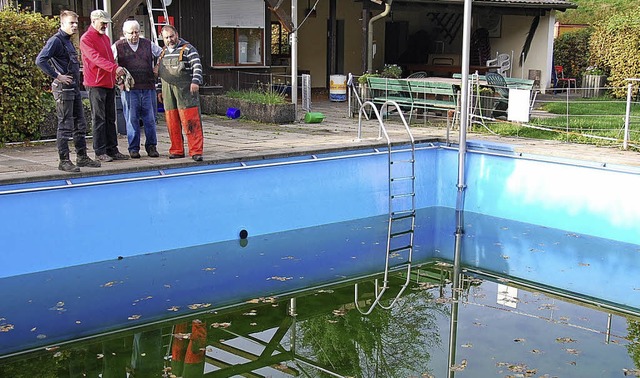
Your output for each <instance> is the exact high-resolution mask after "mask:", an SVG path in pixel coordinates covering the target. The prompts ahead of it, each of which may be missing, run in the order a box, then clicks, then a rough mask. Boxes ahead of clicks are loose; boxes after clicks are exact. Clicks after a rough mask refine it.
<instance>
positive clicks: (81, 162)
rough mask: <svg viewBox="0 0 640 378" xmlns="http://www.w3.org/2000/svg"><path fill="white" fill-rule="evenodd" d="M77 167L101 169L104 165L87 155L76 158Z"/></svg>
mask: <svg viewBox="0 0 640 378" xmlns="http://www.w3.org/2000/svg"><path fill="white" fill-rule="evenodd" d="M76 165H77V166H78V167H91V168H100V166H101V165H102V164H100V161H98V160H91V158H90V157H89V156H87V155H78V156H77V157H76Z"/></svg>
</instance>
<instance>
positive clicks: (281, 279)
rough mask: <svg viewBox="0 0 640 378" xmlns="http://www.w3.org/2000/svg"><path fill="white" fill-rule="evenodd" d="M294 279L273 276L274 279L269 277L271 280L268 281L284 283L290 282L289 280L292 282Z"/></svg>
mask: <svg viewBox="0 0 640 378" xmlns="http://www.w3.org/2000/svg"><path fill="white" fill-rule="evenodd" d="M292 279H293V277H279V276H273V277H269V278H267V281H269V280H276V281H282V282H284V281H288V280H292Z"/></svg>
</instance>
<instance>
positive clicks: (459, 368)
mask: <svg viewBox="0 0 640 378" xmlns="http://www.w3.org/2000/svg"><path fill="white" fill-rule="evenodd" d="M466 367H467V360H466V359H464V360H462V361H460V363H459V364H457V365H451V371H463V370H464V369H465V368H466Z"/></svg>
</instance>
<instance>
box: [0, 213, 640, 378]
mask: <svg viewBox="0 0 640 378" xmlns="http://www.w3.org/2000/svg"><path fill="white" fill-rule="evenodd" d="M441 211H443V210H441V209H436V210H434V211H429V212H419V214H418V216H419V221H418V233H417V235H416V238H417V242H416V252H417V256H418V259H416V261H420V264H415V265H414V267H413V268H412V270H411V271H410V272H409V273H408V275H409V277H407V273H406V271H403V272H399V273H398V272H396V273H394V274H392V275H391V276H390V281H391V282H390V284H389V288H390V289H389V290H387V291H388V292H386V293H385V295H384V297H383V298H382V301H383V302H384V305H388V304H389V303H390V302H391V301H392V300H393V299H394V298H395V296H396V295H397V294H398V291H399V290H400V288H401V287H402V284H403V283H404V282H405V281H406V279H407V278H409V280H410V285H409V287H408V288H407V290H405V291H404V292H403V293H402V295H401V297H400V299H399V300H398V302H397V303H396V305H395V306H393V307H392V308H391V309H390V310H384V309H382V308H380V307H376V309H375V310H374V311H373V312H372V313H371V314H370V315H368V316H363V315H362V314H361V313H360V312H359V311H358V310H357V309H356V306H355V303H354V284H355V283H358V284H359V287H360V293H359V296H358V301H359V305H360V306H361V307H362V308H368V306H369V305H371V303H372V301H373V300H374V298H375V297H376V295H375V287H374V280H375V279H376V278H378V279H379V278H380V275H372V274H373V273H374V272H379V271H380V269H381V267H380V265H381V263H382V262H383V260H382V258H381V256H382V257H383V255H380V251H382V253H383V254H384V251H383V249H384V248H383V243H384V235H385V234H386V222H385V220H384V219H382V218H380V219H368V220H361V221H360V220H359V221H357V222H352V223H341V224H335V225H330V226H327V227H326V228H323V229H322V230H323V232H322V233H320V235H316V233H317V230H316V229H309V230H296V232H295V233H285V234H283V235H278V237H277V238H276V237H275V236H273V237H272V236H265V237H264V238H254V239H252V240H251V242H250V243H248V244H247V245H245V246H244V247H242V246H238V245H237V242H234V243H233V244H229V245H226V244H219V245H210V246H198V247H194V248H192V249H185V250H179V251H167V252H166V253H159V254H153V255H149V256H144V257H140V258H129V259H124V260H122V261H120V260H118V261H115V262H104V263H100V264H95V265H92V266H87V267H72V268H69V269H67V270H64V271H62V270H61V271H55V272H45V273H42V274H34V275H33V276H30V277H17V278H15V279H11V280H12V281H9V280H8V279H7V280H4V281H3V282H2V283H3V285H2V286H1V287H0V292H1V293H2V295H3V297H4V298H9V299H8V300H5V303H12V306H5V307H3V308H2V309H1V310H0V312H2V313H0V350H8V351H9V352H14V351H15V350H17V349H16V345H13V344H11V343H10V342H9V341H7V340H12V339H11V337H15V339H16V340H30V342H33V344H32V345H33V346H32V345H29V346H28V348H32V349H33V351H32V352H31V353H29V354H22V355H13V356H11V355H9V354H8V353H9V352H6V353H7V354H6V355H5V356H4V357H0V377H12V378H15V377H25V378H26V377H29V378H32V377H74V378H75V377H98V376H102V377H103V378H107V377H126V376H127V375H128V376H129V377H138V378H139V377H171V376H176V377H178V376H182V377H185V378H188V377H202V376H204V377H230V376H238V375H247V376H267V377H292V376H305V377H321V376H322V377H325V376H334V377H347V376H349V377H486V376H503V377H505V376H522V377H527V376H532V377H540V376H549V377H552V376H558V377H563V378H564V377H587V376H589V377H590V376H597V377H606V376H621V375H622V374H627V376H633V375H635V374H640V372H639V371H638V370H637V369H638V362H639V359H640V346H639V345H640V344H639V342H640V325H639V324H640V318H638V317H637V316H636V315H637V313H638V305H637V304H638V303H639V296H640V290H638V287H637V286H638V285H637V282H636V281H635V280H632V279H629V277H635V276H637V274H636V273H638V267H637V265H638V264H637V263H635V261H634V260H633V259H634V257H635V254H634V251H637V246H631V245H627V244H622V243H612V242H611V241H607V240H603V239H597V238H589V237H585V236H581V235H575V234H568V233H566V232H562V231H560V230H550V229H544V228H542V227H537V226H532V225H525V224H522V223H518V222H512V221H506V220H500V219H488V218H483V217H481V216H478V215H475V214H465V219H463V218H462V217H461V216H460V217H458V218H457V219H458V220H459V222H458V226H457V227H456V230H457V231H458V232H456V233H455V234H454V238H452V233H451V231H452V227H451V226H448V225H446V224H445V223H446V222H438V221H437V220H438V219H451V217H446V216H444V217H441V214H439V212H441ZM434 219H435V221H434ZM462 225H464V227H462ZM427 231H428V232H427ZM462 231H464V232H462ZM301 240H302V241H304V242H301ZM302 246H304V248H303V247H302ZM134 272H135V273H136V274H134ZM142 273H143V274H142ZM586 273H588V274H586ZM363 277H364V278H363ZM29 280H31V281H29ZM14 281H15V282H14ZM105 282H107V283H112V282H113V283H115V284H113V285H106V284H105ZM27 283H29V285H27ZM7 284H11V285H13V286H11V285H7ZM12 288H14V289H12ZM17 288H20V290H18V289H17ZM454 288H455V289H454ZM151 290H155V292H153V293H151ZM51 293H54V294H55V295H52V294H51ZM256 293H259V294H256ZM80 294H82V295H80ZM152 294H153V295H152ZM252 296H257V298H255V297H254V299H251V300H248V301H247V298H252ZM51 298H55V299H53V300H52V299H51ZM141 298H142V299H141ZM143 299H144V300H143ZM178 301H180V302H178ZM56 302H57V303H56ZM120 302H121V303H120ZM19 303H26V304H27V305H24V306H22V307H21V306H20V305H19ZM114 303H116V304H117V303H120V305H117V306H116V305H114ZM81 304H89V305H88V306H84V307H83V306H81ZM106 304H108V306H107V305H106ZM196 305H197V306H196ZM52 306H53V307H52ZM178 308H180V310H179V311H176V309H178ZM213 309H215V310H213ZM36 310H37V311H36ZM605 311H606V312H605ZM139 314H141V318H137V317H134V315H139ZM18 315H22V316H18ZM154 315H156V316H155V317H153V316H154ZM5 318H6V319H5ZM112 319H117V320H118V321H119V322H120V323H109V322H110V321H112ZM123 321H124V322H128V323H123ZM114 324H118V326H117V327H114ZM89 325H91V326H89ZM46 327H49V328H48V329H47V328H46ZM59 327H66V328H67V329H69V330H71V331H69V332H78V331H77V330H79V329H81V330H83V332H85V333H80V337H84V338H81V339H77V340H72V341H69V342H67V343H63V341H66V339H63V338H62V337H63V336H64V335H67V334H72V333H64V332H63V331H64V330H60V329H58V328H59ZM83 327H86V328H83ZM92 327H93V328H92ZM125 328H126V329H125ZM58 331H59V332H58ZM56 332H58V333H56ZM65 332H66V331H65ZM91 332H94V333H95V332H99V333H101V334H100V335H98V336H95V337H93V336H88V335H92V334H93V333H91ZM54 334H57V335H62V336H59V337H60V338H59V339H55V340H52V339H53V336H52V335H54ZM40 336H42V337H40ZM12 348H13V349H12ZM24 348H25V349H26V348H27V347H24Z"/></svg>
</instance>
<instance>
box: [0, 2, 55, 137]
mask: <svg viewBox="0 0 640 378" xmlns="http://www.w3.org/2000/svg"><path fill="white" fill-rule="evenodd" d="M0 25H2V28H0V57H1V58H0V144H4V143H6V142H14V141H23V140H32V139H37V138H38V137H39V135H38V126H39V124H40V123H41V122H42V120H43V119H44V109H43V99H42V95H43V93H44V91H43V89H44V88H47V87H49V84H50V79H49V78H47V77H46V75H45V74H44V73H42V71H40V69H39V68H38V67H37V66H36V64H35V59H36V56H37V55H38V53H39V52H40V50H41V49H42V47H43V46H44V44H45V42H46V41H47V39H48V38H49V37H50V36H51V35H53V33H55V32H56V30H57V29H58V26H59V21H58V19H57V18H56V19H48V18H45V17H43V16H42V15H41V14H39V13H28V12H22V11H20V12H19V11H16V10H15V9H11V8H4V9H3V10H1V11H0Z"/></svg>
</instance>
